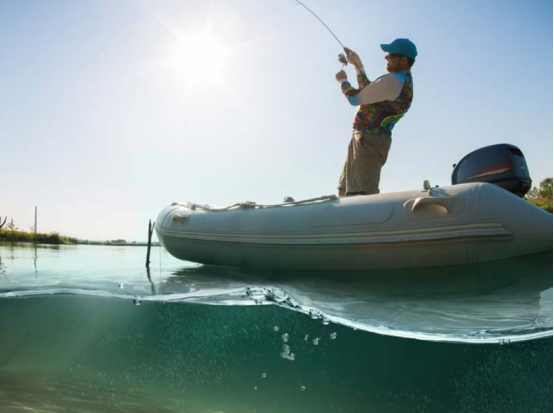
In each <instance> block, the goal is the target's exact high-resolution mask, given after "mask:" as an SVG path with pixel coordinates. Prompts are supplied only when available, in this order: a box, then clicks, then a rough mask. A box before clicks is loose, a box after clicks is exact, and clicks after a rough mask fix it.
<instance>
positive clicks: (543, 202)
mask: <svg viewBox="0 0 554 413" xmlns="http://www.w3.org/2000/svg"><path fill="white" fill-rule="evenodd" d="M525 199H527V200H528V201H529V202H531V203H532V204H533V205H536V206H538V207H539V208H542V209H544V210H546V211H548V212H552V178H546V179H543V180H542V181H541V184H540V188H537V187H533V188H532V189H531V190H529V192H528V193H527V195H525Z"/></svg>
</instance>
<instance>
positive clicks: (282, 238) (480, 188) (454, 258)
mask: <svg viewBox="0 0 554 413" xmlns="http://www.w3.org/2000/svg"><path fill="white" fill-rule="evenodd" d="M156 233H157V235H158V239H159V241H160V243H161V244H162V245H163V246H164V247H165V249H166V250H167V251H168V252H169V253H170V254H171V255H173V256H174V257H176V258H179V259H182V260H186V261H192V262H196V263H202V264H210V265H225V266H236V267H247V268H260V269H295V270H303V269H304V270H368V269H386V268H412V267H414V268H415V267H434V266H447V265H461V264H470V263H477V262H483V261H493V260H501V259H505V258H511V257H517V256H522V255H528V254H533V253H538V252H542V251H552V214H550V213H548V212H546V211H543V210H541V209H540V208H537V207H536V206H534V205H532V204H530V203H529V202H527V201H525V200H523V199H521V198H519V197H517V196H516V195H514V194H512V193H510V192H508V191H506V190H504V189H502V188H500V187H498V186H496V185H492V184H487V183H469V184H459V185H453V186H447V187H441V188H438V187H435V188H429V187H428V186H427V187H426V188H425V189H424V190H415V191H409V192H398V193H391V194H380V195H366V196H352V197H341V198H338V197H336V196H329V197H322V198H318V199H315V200H307V201H300V202H288V203H284V204H279V205H256V204H253V203H244V204H236V205H233V206H231V207H227V208H213V207H209V206H206V205H197V204H191V203H173V204H171V205H170V206H168V207H166V208H164V209H163V210H162V212H161V213H160V214H159V216H158V219H157V221H156Z"/></svg>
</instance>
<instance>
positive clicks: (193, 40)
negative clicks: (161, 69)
mask: <svg viewBox="0 0 554 413" xmlns="http://www.w3.org/2000/svg"><path fill="white" fill-rule="evenodd" d="M180 43H181V44H180V47H179V48H178V50H177V51H176V52H175V55H174V56H173V59H172V64H171V66H173V67H174V68H175V69H176V70H178V72H179V73H180V74H181V75H183V76H184V77H185V78H186V80H187V82H194V83H196V82H198V81H210V80H214V79H215V78H221V73H222V71H223V70H224V68H225V64H226V62H227V59H228V56H229V49H227V48H225V47H224V46H223V45H222V44H221V43H220V41H219V40H218V39H217V37H216V36H214V35H213V34H212V33H211V32H210V31H209V30H207V29H206V30H204V32H202V33H200V34H199V35H197V36H193V37H187V38H181V39H180Z"/></svg>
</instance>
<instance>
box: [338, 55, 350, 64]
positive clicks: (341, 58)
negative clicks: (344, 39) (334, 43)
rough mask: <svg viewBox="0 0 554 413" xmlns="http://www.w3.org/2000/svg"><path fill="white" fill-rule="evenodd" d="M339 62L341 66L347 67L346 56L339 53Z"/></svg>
mask: <svg viewBox="0 0 554 413" xmlns="http://www.w3.org/2000/svg"><path fill="white" fill-rule="evenodd" d="M339 62H340V63H341V64H342V65H343V66H346V65H348V60H346V56H345V55H344V54H343V53H340V54H339Z"/></svg>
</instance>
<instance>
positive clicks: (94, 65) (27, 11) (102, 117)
mask: <svg viewBox="0 0 554 413" xmlns="http://www.w3.org/2000/svg"><path fill="white" fill-rule="evenodd" d="M303 2H304V4H306V5H307V6H308V7H310V8H311V9H312V10H313V11H314V12H315V13H316V14H317V15H318V16H319V17H320V18H321V19H322V20H323V21H324V22H325V23H326V24H327V26H329V27H330V28H331V30H333V32H334V33H335V35H336V36H337V37H338V38H339V39H340V41H341V42H342V43H343V44H344V45H346V46H347V47H349V48H351V49H353V50H355V51H356V52H357V53H358V54H359V55H360V57H361V58H362V61H363V63H364V66H365V69H366V72H367V74H368V77H369V78H370V79H375V78H377V77H379V76H381V75H383V74H385V73H386V72H385V60H384V53H383V52H382V51H381V49H380V47H379V44H381V43H390V42H391V41H392V40H394V39H395V38H400V37H405V38H410V39H411V40H412V41H413V42H414V43H415V44H416V45H417V47H418V51H419V55H418V58H417V61H416V64H415V65H414V67H413V69H412V73H413V78H414V101H413V104H412V107H411V109H410V111H409V112H408V114H407V115H406V116H405V117H404V118H403V119H402V120H401V121H400V122H399V123H398V124H397V125H396V127H395V129H394V132H393V143H392V148H391V151H390V153H389V158H388V161H387V164H386V165H385V166H384V168H383V171H382V177H381V184H380V188H381V192H384V193H388V192H396V191H404V190H412V189H418V188H421V187H422V184H423V181H424V180H426V179H428V180H429V181H430V182H431V184H433V185H441V186H445V185H450V183H451V173H452V165H453V164H454V163H456V162H458V161H459V160H460V159H461V158H462V157H463V156H465V155H466V154H468V153H469V152H471V151H473V150H476V149H478V148H481V147H483V146H488V145H492V144H497V143H511V144H513V145H516V146H518V147H519V148H520V149H521V150H522V151H523V153H524V154H525V156H526V159H527V164H528V166H529V170H530V173H531V177H532V178H533V181H534V184H535V185H537V186H538V184H539V183H540V181H541V180H542V179H544V178H546V177H552V174H553V161H552V154H553V117H552V113H553V107H552V102H553V96H552V91H553V80H552V79H553V68H552V62H553V55H552V50H553V44H552V38H553V37H552V34H553V27H552V21H553V20H552V16H553V10H552V1H550V0H531V1H527V0H484V1H483V0H464V1H456V2H455V1H443V0H421V1H415V0H388V1H386V2H377V1H365V0H364V1H362V0H341V1H340V2H339V1H336V0H304V1H303ZM338 53H341V48H340V45H339V43H338V42H337V41H336V40H335V39H334V38H333V36H332V35H331V34H330V33H329V32H328V31H327V30H326V29H325V27H324V26H323V25H322V24H321V23H320V22H319V21H317V20H316V19H315V18H314V17H313V16H312V15H311V14H310V13H308V12H307V11H306V10H305V9H304V8H302V7H300V6H298V5H297V4H296V2H295V1H294V0H279V1H277V0H264V1H259V0H258V1H254V0H180V1H176V0H163V1H162V0H156V1H154V0H83V1H74V0H49V1H43V0H26V1H20V0H1V1H0V56H1V64H0V96H1V97H2V98H1V99H0V151H1V154H2V155H1V160H0V182H1V188H2V189H1V191H0V216H1V217H2V218H3V217H5V216H7V217H8V219H13V221H14V224H15V225H16V226H17V227H19V228H20V229H22V230H29V228H30V227H31V226H32V225H33V223H34V209H35V206H37V207H38V225H37V227H38V228H37V229H38V231H39V232H53V231H55V232H59V233H61V234H63V235H68V236H73V237H78V238H83V239H90V240H111V239H121V238H123V239H126V240H127V241H131V240H136V241H143V240H145V239H146V238H147V224H148V220H149V219H152V220H154V219H155V218H156V216H157V215H158V213H159V212H160V211H161V210H162V208H164V207H165V206H166V205H168V204H170V203H172V202H174V201H191V202H196V203H203V204H210V205H218V206H225V205H231V204H234V203H236V202H239V201H255V202H258V203H279V202H281V201H282V200H283V198H284V197H285V196H292V197H294V198H295V199H296V200H299V199H306V198H312V197H317V196H321V195H328V194H333V193H336V186H337V182H338V179H339V175H340V172H341V169H342V165H343V163H344V160H345V157H346V150H347V146H348V142H349V140H350V137H351V131H352V120H353V117H354V114H355V111H356V108H355V107H353V106H351V105H350V104H349V103H348V102H347V101H346V100H345V98H344V97H343V95H342V94H341V92H340V85H339V84H338V83H337V82H336V80H335V74H336V73H337V72H338V71H339V70H341V66H340V63H338V61H337V55H338ZM346 71H347V74H348V76H349V79H351V80H354V79H355V74H354V70H353V68H352V67H351V66H347V68H346ZM354 83H355V82H354Z"/></svg>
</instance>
